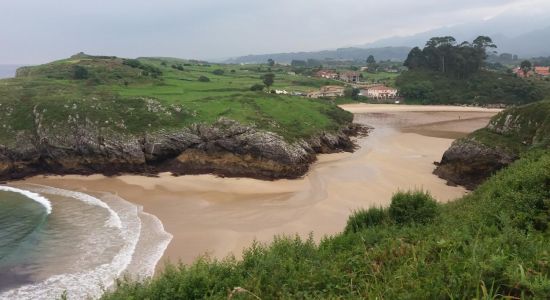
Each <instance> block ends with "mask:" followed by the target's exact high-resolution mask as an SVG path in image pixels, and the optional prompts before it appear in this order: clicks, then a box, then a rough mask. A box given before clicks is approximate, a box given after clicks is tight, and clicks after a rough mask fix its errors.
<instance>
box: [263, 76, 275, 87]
mask: <svg viewBox="0 0 550 300" xmlns="http://www.w3.org/2000/svg"><path fill="white" fill-rule="evenodd" d="M262 80H263V83H264V84H265V86H266V87H267V89H269V87H271V86H272V85H273V83H274V82H275V74H273V73H267V74H265V75H263V76H262Z"/></svg>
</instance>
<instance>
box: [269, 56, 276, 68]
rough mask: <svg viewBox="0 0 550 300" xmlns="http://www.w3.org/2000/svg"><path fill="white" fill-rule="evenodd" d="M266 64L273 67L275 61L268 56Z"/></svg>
mask: <svg viewBox="0 0 550 300" xmlns="http://www.w3.org/2000/svg"><path fill="white" fill-rule="evenodd" d="M267 65H268V66H270V67H273V66H274V65H275V61H274V60H273V59H271V58H270V59H268V60H267Z"/></svg>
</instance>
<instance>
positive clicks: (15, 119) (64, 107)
mask: <svg viewBox="0 0 550 300" xmlns="http://www.w3.org/2000/svg"><path fill="white" fill-rule="evenodd" d="M79 72H80V73H79ZM271 72H272V73H274V74H275V75H276V77H275V84H274V86H273V88H285V89H288V90H292V91H307V90H309V89H314V88H317V87H319V86H322V85H323V84H325V83H326V80H320V79H315V78H307V77H302V76H296V75H288V74H287V72H286V70H285V69H284V67H280V68H279V69H277V67H274V68H273V69H271V71H269V70H268V68H267V67H266V66H261V65H257V66H239V65H210V64H207V63H202V62H196V61H195V62H190V61H184V60H178V59H169V58H166V59H161V58H158V59H157V58H142V59H138V60H131V59H123V58H117V57H108V56H90V55H85V54H79V55H75V56H73V57H71V58H69V59H65V60H60V61H56V62H52V63H49V64H45V65H40V66H34V67H23V68H21V69H19V70H18V72H17V77H16V78H15V79H8V80H2V81H1V83H0V102H1V103H2V105H3V106H4V107H3V108H2V110H3V111H4V112H5V116H2V122H3V124H1V125H2V126H0V130H4V131H6V132H5V134H13V132H9V129H6V128H8V127H9V126H10V125H11V126H12V127H16V128H21V127H24V126H25V124H26V126H31V124H32V123H33V122H28V121H29V119H31V118H32V113H31V112H32V109H31V110H29V108H35V110H36V111H38V112H41V111H44V113H43V116H44V118H45V120H47V121H48V124H50V123H51V125H52V126H53V125H55V124H53V123H54V122H60V123H59V124H58V125H59V126H62V125H63V124H62V123H63V122H69V119H68V116H70V115H72V116H75V115H76V114H78V115H79V117H82V118H86V117H88V119H90V121H92V122H96V121H97V122H99V123H103V124H106V125H103V127H108V128H110V129H113V130H119V129H123V130H126V129H127V130H130V132H140V131H142V132H143V131H150V130H152V129H153V130H154V129H157V128H163V129H166V128H171V127H173V128H178V127H182V126H188V125H190V124H193V123H206V124H211V123H213V122H215V121H216V120H217V119H219V118H220V117H226V118H229V119H233V120H236V121H239V122H241V123H243V124H254V125H256V126H257V127H258V128H261V129H265V130H268V131H272V132H276V133H279V134H281V135H282V136H284V137H285V138H287V139H289V140H293V139H297V138H307V137H309V136H311V135H312V134H315V133H319V132H321V131H324V130H328V131H331V130H336V129H338V128H339V126H341V125H342V124H345V123H346V122H349V121H350V120H351V114H349V113H347V112H344V111H342V110H340V109H339V108H337V107H336V106H334V105H330V104H327V103H325V102H322V101H314V100H308V99H303V98H296V97H290V96H278V95H273V94H269V93H264V92H253V91H250V87H251V86H252V85H254V84H261V83H262V79H261V78H260V77H261V76H262V75H264V74H266V73H271ZM201 76H204V77H207V78H208V79H209V82H201V81H199V78H200V77H201ZM75 106H76V108H75ZM153 106H154V107H153ZM22 115H27V119H25V118H21V117H22ZM106 122H107V123H106ZM122 122H124V124H122ZM116 123H119V124H118V126H117V125H116ZM3 125H5V126H3ZM124 127H127V128H126V129H125V128H124Z"/></svg>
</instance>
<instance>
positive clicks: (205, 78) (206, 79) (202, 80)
mask: <svg viewBox="0 0 550 300" xmlns="http://www.w3.org/2000/svg"><path fill="white" fill-rule="evenodd" d="M199 81H200V82H210V78H208V77H206V76H204V75H202V76H200V77H199Z"/></svg>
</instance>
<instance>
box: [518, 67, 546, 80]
mask: <svg viewBox="0 0 550 300" xmlns="http://www.w3.org/2000/svg"><path fill="white" fill-rule="evenodd" d="M514 73H515V74H516V75H517V76H518V77H520V78H529V77H533V76H537V77H550V67H534V68H533V69H532V70H530V71H529V72H527V74H526V73H525V72H523V70H522V69H521V68H519V67H518V68H516V69H515V70H514Z"/></svg>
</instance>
